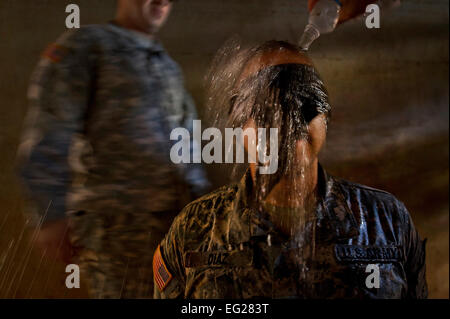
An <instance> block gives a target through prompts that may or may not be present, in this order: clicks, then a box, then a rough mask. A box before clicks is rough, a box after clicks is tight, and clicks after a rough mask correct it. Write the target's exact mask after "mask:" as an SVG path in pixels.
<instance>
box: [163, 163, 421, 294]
mask: <svg viewBox="0 0 450 319" xmlns="http://www.w3.org/2000/svg"><path fill="white" fill-rule="evenodd" d="M318 187H319V194H320V195H319V198H320V200H319V202H318V205H317V210H316V214H315V215H313V216H312V217H311V218H309V219H308V220H307V221H306V223H305V231H304V233H303V234H298V235H300V236H295V237H296V238H295V240H294V239H293V237H292V236H286V235H283V234H281V233H280V232H277V230H276V229H275V228H274V226H273V224H272V223H271V221H270V218H269V216H268V214H267V213H266V212H265V211H258V210H256V209H254V208H252V207H256V206H255V205H254V202H253V201H252V200H253V198H254V197H253V196H252V194H253V181H252V178H251V174H250V173H249V172H247V174H246V175H245V176H244V178H243V179H242V181H241V182H240V183H239V184H238V185H232V186H229V187H223V188H221V189H219V190H217V191H215V192H213V193H211V194H209V195H206V196H204V197H202V198H200V199H198V200H196V201H194V202H192V203H191V204H189V205H188V206H186V207H185V208H184V209H183V211H182V212H181V213H180V215H178V216H177V217H176V218H175V221H174V223H173V225H172V226H171V229H170V231H169V233H168V234H167V236H166V237H165V239H164V240H163V241H162V243H161V246H160V247H161V249H160V251H161V255H162V257H163V260H164V263H165V265H166V267H167V269H168V270H169V271H170V274H171V275H172V276H173V278H172V279H171V280H170V282H169V283H168V284H167V285H166V287H165V288H164V289H162V291H161V290H159V289H158V287H157V286H155V298H178V297H182V298H183V297H184V298H425V297H427V285H426V280H425V242H423V241H422V240H421V239H420V237H419V235H418V233H417V231H416V230H415V228H414V225H413V223H412V221H411V218H410V216H409V213H408V211H407V210H406V208H405V207H404V205H403V204H402V203H401V202H399V201H398V200H397V199H396V198H395V197H394V196H392V195H391V194H389V193H387V192H384V191H380V190H376V189H372V188H369V187H366V186H362V185H358V184H354V183H350V182H347V181H344V180H340V179H335V178H333V177H331V176H328V175H327V174H326V173H325V171H324V170H323V169H322V168H320V172H319V186H318ZM299 238H300V240H298V239H299ZM368 264H376V265H378V266H379V270H380V287H379V288H378V289H377V288H367V286H366V278H367V277H368V276H369V274H370V273H366V267H367V265H368Z"/></svg>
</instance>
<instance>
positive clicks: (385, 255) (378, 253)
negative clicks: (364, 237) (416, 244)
mask: <svg viewBox="0 0 450 319" xmlns="http://www.w3.org/2000/svg"><path fill="white" fill-rule="evenodd" d="M334 252H335V254H336V258H337V260H338V261H340V262H375V263H392V262H397V261H401V260H402V259H403V254H402V249H401V246H384V245H380V246H377V245H373V246H362V245H340V244H338V245H336V246H335V247H334Z"/></svg>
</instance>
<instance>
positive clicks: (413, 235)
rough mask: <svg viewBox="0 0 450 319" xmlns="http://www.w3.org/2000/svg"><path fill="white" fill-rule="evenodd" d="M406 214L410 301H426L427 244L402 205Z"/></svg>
mask: <svg viewBox="0 0 450 319" xmlns="http://www.w3.org/2000/svg"><path fill="white" fill-rule="evenodd" d="M402 207H403V210H404V212H405V214H406V216H405V217H406V238H407V239H406V243H407V244H406V245H407V247H406V264H405V266H406V267H405V270H406V276H407V280H408V295H407V298H409V299H426V298H427V297H428V286H427V281H426V274H425V270H426V266H425V244H426V239H425V240H422V239H421V238H420V236H419V233H418V232H417V230H416V228H415V227H414V223H413V221H412V219H411V216H410V214H409V212H408V210H407V209H406V208H405V206H404V205H403V204H402Z"/></svg>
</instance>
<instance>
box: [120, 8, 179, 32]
mask: <svg viewBox="0 0 450 319" xmlns="http://www.w3.org/2000/svg"><path fill="white" fill-rule="evenodd" d="M171 9H172V0H119V4H118V16H119V17H122V19H123V18H125V19H126V20H127V21H128V23H129V24H130V25H132V26H133V29H136V30H139V31H141V32H145V33H149V34H154V33H156V32H157V31H158V30H159V29H160V28H161V26H162V25H163V24H164V22H166V20H167V18H168V16H169V14H170V11H171Z"/></svg>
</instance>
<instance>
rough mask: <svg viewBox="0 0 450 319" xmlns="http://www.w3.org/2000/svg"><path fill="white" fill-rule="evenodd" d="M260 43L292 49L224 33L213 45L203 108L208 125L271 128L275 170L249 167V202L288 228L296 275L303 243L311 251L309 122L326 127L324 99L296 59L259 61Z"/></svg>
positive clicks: (313, 157) (316, 80)
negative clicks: (217, 46)
mask: <svg viewBox="0 0 450 319" xmlns="http://www.w3.org/2000/svg"><path fill="white" fill-rule="evenodd" d="M266 51H270V52H271V54H272V55H273V56H274V59H279V57H277V54H278V53H279V54H284V53H285V51H290V52H297V51H298V52H299V50H298V49H297V48H295V47H293V46H291V45H290V44H287V43H284V42H275V41H271V42H268V43H266V44H264V45H262V46H257V47H250V48H244V47H243V46H242V45H241V44H240V43H239V41H238V40H237V39H232V40H231V41H229V42H228V43H227V44H226V45H225V46H224V47H223V48H222V49H221V50H220V51H219V52H218V54H217V56H216V57H215V59H214V61H213V65H212V68H211V70H210V72H209V75H208V76H207V78H206V80H207V83H208V85H209V87H208V91H207V92H208V100H207V102H208V104H207V107H208V108H207V109H208V112H209V118H213V119H214V126H215V127H219V128H222V129H223V128H224V127H232V128H239V127H240V128H244V127H253V128H255V129H256V128H266V131H269V129H270V128H277V129H278V133H279V134H278V145H279V148H278V170H277V172H276V173H275V174H270V175H263V174H259V173H258V171H259V170H258V169H256V174H255V176H254V187H253V188H254V192H253V194H252V200H253V203H252V204H253V206H254V208H255V209H256V210H258V211H263V212H265V213H268V214H269V215H270V216H271V218H272V221H273V222H274V224H275V225H276V227H277V228H278V230H281V231H282V232H283V233H285V234H286V235H288V237H289V238H290V241H291V245H293V247H296V248H297V249H298V250H297V254H296V256H295V259H296V260H297V264H298V265H299V269H300V270H299V274H300V275H299V276H300V278H301V279H305V278H306V277H305V276H306V273H305V272H306V271H307V270H308V267H307V266H305V263H304V260H305V258H304V257H305V249H307V250H308V252H307V253H306V254H307V255H311V251H310V248H311V247H313V249H314V247H315V244H314V236H315V235H314V229H315V226H314V222H312V223H311V221H312V220H313V219H314V218H315V207H316V203H317V196H316V191H315V189H314V185H313V188H312V189H311V187H310V186H311V181H312V180H316V178H317V170H316V171H314V170H312V169H311V167H313V166H314V165H313V164H314V163H317V162H316V161H317V155H318V154H317V153H316V150H315V148H314V147H315V146H314V145H315V143H316V141H315V138H316V137H315V135H314V134H312V133H313V132H312V131H311V129H312V126H310V124H311V122H312V121H313V120H314V121H316V119H319V120H320V121H323V123H321V125H318V126H319V127H320V128H322V129H323V130H325V131H326V127H327V125H326V124H327V123H326V122H327V119H328V115H329V113H330V109H331V107H330V105H329V103H328V96H327V92H326V90H325V88H324V84H323V82H322V81H321V79H320V77H319V75H318V74H317V72H316V71H315V69H314V67H312V66H310V65H306V64H299V63H282V64H275V63H272V62H271V61H267V56H264V53H265V52H266ZM276 52H278V53H276ZM299 54H300V52H299ZM258 57H264V58H261V59H260V62H261V65H262V67H261V68H256V71H255V70H253V72H248V69H249V67H248V64H249V63H253V64H258V62H259V61H258ZM255 60H256V61H257V62H256V63H255ZM263 60H264V61H263ZM243 74H245V76H243ZM321 114H324V115H325V116H320V115H321ZM315 127H317V125H315ZM268 140H269V139H268V138H266V141H268ZM266 143H267V142H266ZM258 149H264V147H258ZM266 149H269V146H268V145H266ZM258 165H260V164H256V166H258ZM233 173H234V174H235V173H236V171H234V172H233ZM305 247H309V248H305ZM312 255H314V252H312ZM300 265H301V266H300Z"/></svg>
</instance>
